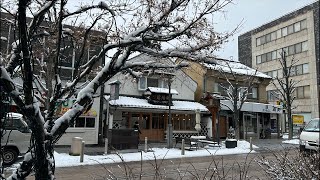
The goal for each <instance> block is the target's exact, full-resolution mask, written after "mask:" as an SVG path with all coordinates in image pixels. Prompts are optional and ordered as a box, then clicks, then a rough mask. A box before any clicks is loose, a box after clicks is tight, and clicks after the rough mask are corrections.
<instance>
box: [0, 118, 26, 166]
mask: <svg viewBox="0 0 320 180" xmlns="http://www.w3.org/2000/svg"><path fill="white" fill-rule="evenodd" d="M2 120H3V119H2ZM2 130H4V131H3V132H4V135H3V137H1V146H2V147H3V148H4V151H3V164H5V165H10V164H13V163H14V162H15V161H16V160H17V158H18V156H19V155H23V154H25V153H26V152H27V151H28V149H29V146H30V137H31V131H30V129H29V128H28V125H27V123H26V122H25V121H24V118H23V116H22V114H19V113H8V114H7V117H6V118H5V120H4V129H2V127H1V131H2Z"/></svg>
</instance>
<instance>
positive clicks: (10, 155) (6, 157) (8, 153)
mask: <svg viewBox="0 0 320 180" xmlns="http://www.w3.org/2000/svg"><path fill="white" fill-rule="evenodd" d="M17 158H18V152H17V150H15V149H12V148H5V149H4V151H3V164H4V165H11V164H13V163H14V162H15V161H16V160H17Z"/></svg>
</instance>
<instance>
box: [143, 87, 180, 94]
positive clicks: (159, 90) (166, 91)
mask: <svg viewBox="0 0 320 180" xmlns="http://www.w3.org/2000/svg"><path fill="white" fill-rule="evenodd" d="M147 90H149V91H150V92H153V93H162V94H169V89H168V88H158V87H148V89H147ZM171 94H174V95H178V94H179V93H178V91H177V90H175V89H171Z"/></svg>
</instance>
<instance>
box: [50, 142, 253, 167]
mask: <svg viewBox="0 0 320 180" xmlns="http://www.w3.org/2000/svg"><path fill="white" fill-rule="evenodd" d="M253 148H258V147H257V146H254V145H253ZM152 151H153V152H147V153H145V152H137V153H123V154H120V156H121V158H122V159H123V160H124V161H125V162H130V161H141V158H142V160H154V159H155V158H156V159H172V158H181V157H202V156H211V155H230V154H247V153H249V152H250V144H249V143H248V142H247V141H238V146H237V147H236V148H231V149H228V148H225V146H224V145H223V146H222V147H213V148H212V147H210V148H206V149H203V148H200V149H198V150H194V151H187V150H186V151H185V155H181V150H180V149H167V148H152ZM253 152H255V151H252V152H251V153H253ZM54 156H55V162H56V167H67V166H82V165H95V164H107V163H115V162H122V160H121V159H120V157H119V155H116V154H108V155H99V156H89V155H84V162H82V163H80V157H79V156H70V155H69V154H65V153H61V154H58V153H56V152H55V154H54Z"/></svg>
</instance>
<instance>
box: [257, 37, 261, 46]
mask: <svg viewBox="0 0 320 180" xmlns="http://www.w3.org/2000/svg"><path fill="white" fill-rule="evenodd" d="M256 41H257V46H260V45H261V41H260V38H257V40H256Z"/></svg>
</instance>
